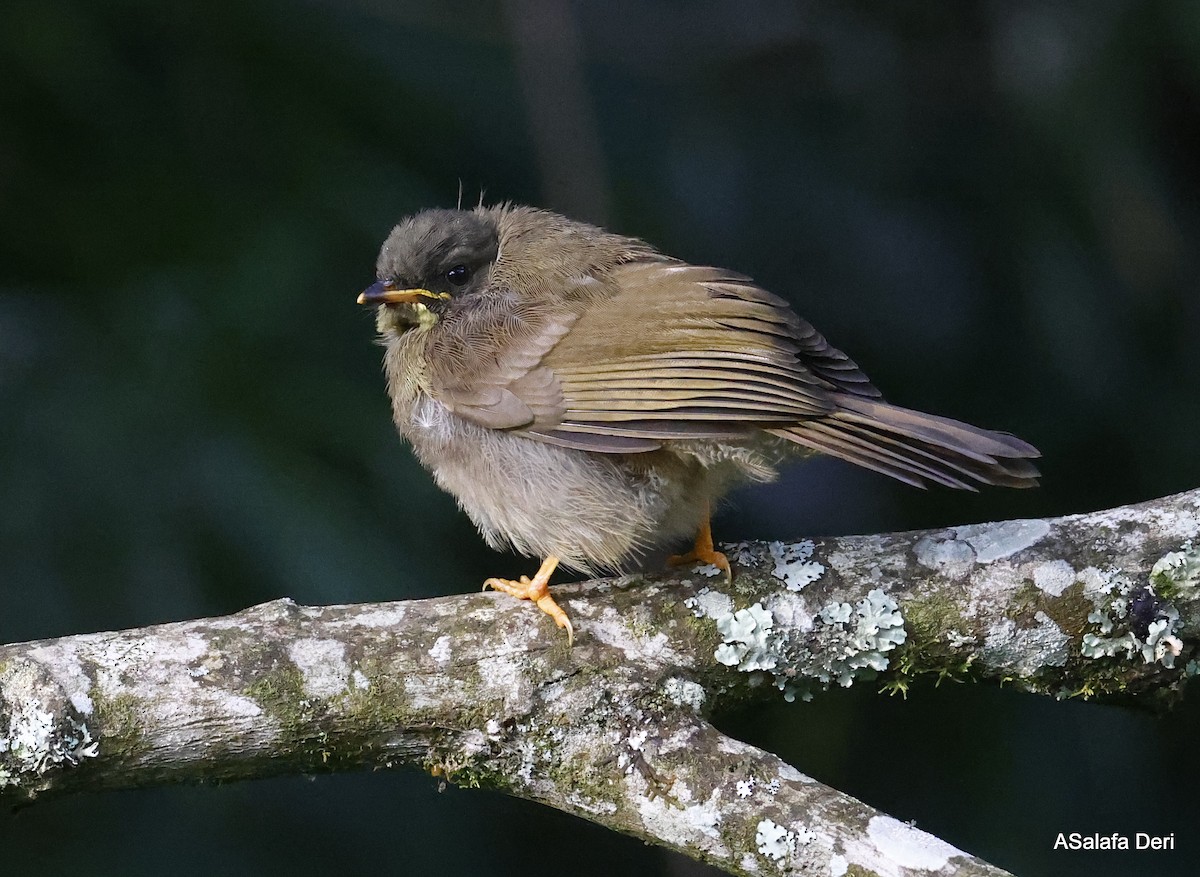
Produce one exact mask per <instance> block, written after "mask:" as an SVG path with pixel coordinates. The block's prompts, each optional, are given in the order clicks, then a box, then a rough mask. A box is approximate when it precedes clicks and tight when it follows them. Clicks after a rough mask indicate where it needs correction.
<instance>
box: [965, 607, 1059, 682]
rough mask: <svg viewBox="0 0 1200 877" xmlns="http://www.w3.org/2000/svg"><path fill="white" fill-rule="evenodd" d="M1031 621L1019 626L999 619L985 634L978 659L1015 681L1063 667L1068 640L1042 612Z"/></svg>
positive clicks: (1010, 621)
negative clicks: (1048, 669)
mask: <svg viewBox="0 0 1200 877" xmlns="http://www.w3.org/2000/svg"><path fill="white" fill-rule="evenodd" d="M1034 621H1035V622H1036V623H1035V625H1034V626H1033V627H1018V626H1017V625H1016V623H1015V622H1013V621H1012V620H1010V619H1007V618H1005V619H1001V620H1000V621H999V622H998V623H997V624H995V625H994V626H993V627H992V629H991V630H989V631H988V634H987V638H986V639H985V640H984V643H983V647H982V648H981V649H980V652H979V657H980V660H983V661H985V662H987V663H988V664H990V665H991V666H993V667H996V668H998V669H1000V670H1003V671H1005V672H1007V673H1008V674H1010V675H1011V676H1014V677H1018V678H1025V677H1028V676H1032V675H1034V674H1035V673H1037V672H1039V671H1041V670H1043V669H1045V668H1046V667H1061V666H1063V665H1064V664H1066V663H1067V659H1068V657H1069V656H1070V650H1069V648H1068V646H1069V645H1070V642H1071V638H1070V637H1069V636H1067V634H1066V633H1064V632H1063V630H1062V628H1060V627H1059V626H1058V625H1057V624H1055V623H1054V621H1053V620H1052V619H1051V618H1050V616H1048V615H1047V614H1046V613H1045V612H1042V611H1038V612H1037V613H1036V614H1035V615H1034Z"/></svg>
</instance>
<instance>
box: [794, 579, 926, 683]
mask: <svg viewBox="0 0 1200 877" xmlns="http://www.w3.org/2000/svg"><path fill="white" fill-rule="evenodd" d="M810 636H813V637H814V638H815V640H816V642H815V643H814V645H813V646H811V647H810V648H809V649H807V652H808V655H807V661H806V662H803V663H802V664H801V665H800V667H799V668H798V669H799V671H800V672H799V675H802V676H806V677H810V678H813V679H816V680H817V681H818V682H820V683H821V684H822V685H823V686H826V687H828V686H829V685H830V684H831V683H833V682H837V684H838V685H841V686H842V687H844V688H848V687H849V686H850V685H852V684H853V682H854V680H855V679H873V678H875V676H876V674H878V673H881V672H882V671H884V670H886V669H887V667H888V655H887V653H888V652H890V651H892V649H894V648H896V647H897V646H899V645H901V644H902V643H903V642H904V640H905V638H906V637H907V631H906V630H905V629H904V617H903V615H902V614H901V613H900V606H899V604H897V603H896V601H895V600H893V599H892V598H891V597H890V596H888V595H887V594H885V593H884V592H883V591H881V590H879V589H878V588H876V589H874V590H872V591H870V592H868V594H867V596H866V597H864V598H863V599H861V600H859V601H858V602H857V603H855V604H854V605H853V606H851V605H850V604H849V603H838V602H833V603H829V604H828V605H826V606H825V607H823V608H822V609H821V611H820V612H818V613H817V617H816V622H815V623H814V626H813V632H812V634H810ZM796 681H797V680H795V679H794V678H785V674H777V678H776V684H777V685H778V687H779V688H781V689H782V690H783V692H784V697H785V699H787V700H793V699H795V697H796V695H797V694H799V695H800V696H801V697H802V698H803V699H805V700H808V699H810V698H811V696H812V695H811V692H808V691H805V690H803V689H802V688H799V687H797V686H796Z"/></svg>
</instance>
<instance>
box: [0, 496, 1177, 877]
mask: <svg viewBox="0 0 1200 877" xmlns="http://www.w3.org/2000/svg"><path fill="white" fill-rule="evenodd" d="M1198 536H1200V491H1191V492H1189V493H1184V494H1180V495H1177V496H1174V497H1167V498H1165V499H1161V500H1157V501H1154V502H1150V503H1144V504H1141V505H1136V506H1127V507H1122V508H1119V509H1113V510H1110V511H1106V512H1098V513H1094V514H1089V515H1077V516H1071V517H1066V518H1059V519H1054V520H1041V521H1011V522H1006V523H1000V524H987V525H970V526H964V527H955V528H949V529H943V530H931V531H921V532H914V533H901V534H892V535H883V536H854V537H839V538H831V539H824V540H816V541H815V542H814V541H805V542H798V543H790V544H784V543H771V544H761V543H747V544H741V545H735V546H729V548H728V550H729V553H730V555H731V557H732V559H733V560H734V562H735V566H736V568H737V570H738V575H737V576H736V578H735V579H734V581H733V582H732V583H731V584H726V583H725V582H724V581H723V579H721V578H720V577H718V576H715V575H712V576H710V575H707V573H711V572H714V570H711V569H708V570H704V569H701V570H693V571H689V572H684V573H682V574H675V575H670V576H661V577H648V576H625V577H621V578H617V579H610V580H599V581H591V582H583V583H578V584H574V585H566V586H561V587H559V588H557V589H556V593H557V596H558V599H559V601H560V603H562V604H563V605H564V606H565V608H566V609H567V611H568V612H569V613H570V614H571V616H572V618H573V620H574V622H575V626H576V631H577V637H576V644H575V647H574V648H573V649H569V648H567V646H566V641H565V638H564V637H563V636H562V634H561V632H560V631H558V630H557V629H556V628H554V627H553V625H552V624H551V623H550V622H549V620H548V619H547V618H546V617H545V616H544V615H542V614H541V613H539V612H537V611H535V610H533V609H532V608H531V607H529V606H528V605H525V604H521V603H518V602H517V601H514V600H511V599H510V598H507V597H503V596H497V595H494V594H469V595H464V596H457V597H446V598H440V599H436V600H421V601H412V602H404V603H383V604H370V605H361V606H329V607H301V606H297V605H295V604H294V603H292V602H291V601H289V600H278V601H275V602H272V603H267V604H264V605H262V606H257V607H254V608H251V609H247V610H245V611H244V612H240V613H237V614H236V615H231V616H227V617H224V618H213V619H201V620H197V621H188V622H182V623H177V624H166V625H159V626H155V627H150V628H144V629H139V630H129V631H121V632H116V633H100V634H87V635H80V636H71V637H63V638H61V639H54V640H43V641H40V642H33V643H24V644H16V645H9V646H4V647H2V648H0V799H7V800H10V801H13V802H18V801H22V800H28V799H31V798H33V797H35V796H37V795H41V794H48V793H53V792H63V791H68V790H76V789H85V788H113V787H129V786H139V785H147V784H154V783H163V782H180V781H197V780H228V779H240V778H249V777H260V776H266V775H270V774H278V773H296V772H311V771H318V770H339V769H349V768H354V767H361V766H363V765H373V766H376V767H379V766H389V767H390V766H393V765H398V764H415V765H419V766H421V767H422V768H424V769H427V770H429V771H431V772H433V773H434V774H437V775H442V776H445V777H446V778H447V779H448V780H450V781H452V782H455V783H459V784H462V785H467V786H477V785H480V786H482V785H486V786H490V787H495V788H500V789H503V790H505V791H508V792H510V793H512V794H514V795H518V796H521V797H525V798H529V799H532V800H536V801H541V802H543V803H546V804H548V805H550V806H553V807H556V808H558V809H561V810H564V811H567V812H570V813H575V814H577V815H580V816H583V817H584V818H587V819H591V820H593V821H595V822H598V823H601V824H603V825H606V826H608V827H611V828H614V829H616V830H618V831H622V832H625V833H628V834H632V835H635V836H637V837H640V838H643V839H645V840H647V841H650V842H652V843H657V844H660V845H663V846H667V847H671V848H673V849H676V850H679V851H681V852H683V853H685V854H687V855H690V856H693V857H695V858H698V859H702V860H704V861H708V862H710V863H712V864H715V865H718V866H719V867H722V868H724V869H726V870H729V871H731V872H733V873H737V874H750V873H754V874H783V873H789V872H792V871H797V870H804V869H812V872H813V873H832V874H837V873H848V872H849V871H848V869H850V868H852V867H854V866H857V867H859V868H862V869H866V870H867V871H873V872H875V873H878V874H904V875H908V874H926V873H938V874H969V875H975V874H988V875H993V874H1002V873H1004V872H1002V871H999V870H998V869H996V868H994V867H992V866H990V865H988V864H986V863H984V862H981V861H979V860H977V859H974V858H972V857H970V856H968V855H967V854H965V853H962V852H960V851H959V850H956V849H954V848H953V847H951V846H949V845H948V844H946V843H944V842H942V841H940V840H938V839H937V838H934V837H932V836H930V835H928V834H926V833H924V832H921V831H919V830H917V829H915V828H912V827H910V826H908V825H906V824H904V823H901V822H898V821H896V820H894V819H891V818H890V817H887V816H884V815H882V814H880V813H878V812H876V811H874V810H872V809H871V808H870V807H868V806H866V805H864V804H862V803H860V802H858V801H856V800H855V799H853V798H851V797H849V796H847V795H845V794H843V793H841V792H838V791H836V790H834V789H831V788H828V787H826V786H823V785H822V784H820V783H817V782H815V781H814V780H812V779H810V778H808V777H806V776H804V775H803V774H801V773H800V772H799V771H797V770H795V769H794V768H792V767H789V766H788V765H786V764H784V763H783V762H781V761H780V760H779V759H778V758H776V757H775V756H773V755H771V754H769V753H766V752H763V751H761V750H758V749H755V748H753V747H751V746H747V745H746V744H743V743H740V742H738V741H736V740H732V739H729V738H727V737H724V736H723V735H721V734H720V733H719V732H718V731H716V730H715V729H714V728H713V727H712V726H711V725H709V724H708V723H707V722H706V721H705V718H704V717H705V716H707V715H708V714H709V713H710V712H711V711H713V710H715V709H723V708H729V707H730V706H735V705H737V704H739V703H743V702H745V701H747V700H751V699H762V698H765V697H771V696H780V689H782V690H783V692H784V694H785V695H786V696H789V697H795V696H797V695H799V696H801V697H807V696H809V695H811V694H812V693H813V692H814V691H815V690H817V689H819V688H821V687H822V686H827V685H831V684H851V683H852V682H854V681H856V680H865V679H869V678H872V677H875V676H876V675H878V676H879V678H880V679H881V680H882V684H883V685H884V687H885V688H890V689H891V690H893V691H905V690H907V686H908V685H909V684H910V682H911V681H912V680H913V679H914V678H915V677H918V676H921V675H929V676H930V678H937V679H942V678H946V677H952V678H956V679H968V678H969V679H996V680H1000V681H1002V682H1004V683H1006V684H1012V685H1014V686H1017V687H1020V688H1022V689H1025V690H1028V691H1033V692H1039V693H1045V694H1051V695H1054V696H1056V697H1060V698H1061V697H1069V696H1081V697H1110V698H1142V699H1143V700H1145V701H1147V702H1151V703H1155V704H1159V703H1162V702H1164V701H1165V700H1169V699H1170V698H1171V697H1173V696H1174V695H1176V694H1178V692H1179V690H1180V689H1181V687H1182V684H1183V682H1184V681H1185V678H1186V676H1187V673H1188V671H1189V669H1190V670H1195V668H1196V664H1195V663H1193V662H1190V659H1191V655H1192V652H1193V650H1194V642H1195V638H1196V636H1197V634H1198V633H1200V612H1198V609H1197V607H1198V603H1200V551H1198V550H1197V549H1196V548H1194V547H1193V542H1194V540H1197V537H1198Z"/></svg>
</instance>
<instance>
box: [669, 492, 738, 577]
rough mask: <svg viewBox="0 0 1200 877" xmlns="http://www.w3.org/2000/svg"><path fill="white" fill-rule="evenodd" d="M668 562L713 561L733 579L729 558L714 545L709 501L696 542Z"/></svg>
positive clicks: (672, 564) (675, 563)
mask: <svg viewBox="0 0 1200 877" xmlns="http://www.w3.org/2000/svg"><path fill="white" fill-rule="evenodd" d="M667 563H669V564H670V565H671V566H680V565H682V564H685V563H711V564H712V565H713V566H715V567H716V568H717V569H719V570H721V571H722V572H723V573H725V580H726V581H732V580H733V573H732V571H731V570H730V569H729V558H728V557H726V556H725V555H724V554H722V553H721V552H720V551H717V549H716V548H714V547H713V537H712V509H711V508H710V507H709V504H708V503H707V502H705V503H704V519H703V520H702V521H701V523H700V529H699V530H697V531H696V544H695V545H693V546H692V550H691V551H689V552H688V553H687V554H673V555H671V556H670V557H668V558H667Z"/></svg>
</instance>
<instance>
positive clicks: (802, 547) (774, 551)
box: [767, 539, 825, 591]
mask: <svg viewBox="0 0 1200 877" xmlns="http://www.w3.org/2000/svg"><path fill="white" fill-rule="evenodd" d="M815 548H816V546H815V545H814V544H813V542H812V540H811V539H805V540H803V541H802V542H792V543H784V542H772V543H770V544H769V545H768V546H767V550H768V551H770V553H771V560H773V561H774V562H775V566H774V567H773V568H772V570H771V575H773V576H775V578H777V579H779V580H780V581H781V582H783V583H784V585H786V587H787V589H788V590H789V591H801V590H803V589H804V587H805V586H806V585H810V584H812V583H813V582H815V581H816V580H817V579H819V578H820V577H821V575H822V574H823V573H824V572H825V567H824V566H823V565H822V564H820V563H818V562H817V561H815V560H812V559H811V558H812V555H813V551H814V550H815Z"/></svg>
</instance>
